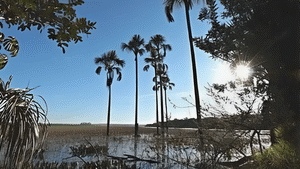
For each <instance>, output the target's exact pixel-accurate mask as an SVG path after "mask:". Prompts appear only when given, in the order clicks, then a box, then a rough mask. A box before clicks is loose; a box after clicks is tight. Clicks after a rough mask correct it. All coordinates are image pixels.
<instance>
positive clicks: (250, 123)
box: [146, 115, 269, 130]
mask: <svg viewBox="0 0 300 169" xmlns="http://www.w3.org/2000/svg"><path fill="white" fill-rule="evenodd" d="M201 123H202V127H203V128H206V129H228V128H231V129H232V128H234V129H240V130H247V129H259V130H268V129H269V126H267V125H266V124H264V123H263V120H262V117H261V116H260V115H251V116H248V117H247V118H246V119H243V118H241V117H240V116H237V115H236V116H230V117H222V118H217V117H205V118H203V119H201ZM167 125H168V127H174V128H197V123H196V119H195V118H190V119H189V118H184V119H174V120H170V121H168V124H167ZM159 126H160V123H159ZM146 127H157V123H153V124H147V125H146Z"/></svg>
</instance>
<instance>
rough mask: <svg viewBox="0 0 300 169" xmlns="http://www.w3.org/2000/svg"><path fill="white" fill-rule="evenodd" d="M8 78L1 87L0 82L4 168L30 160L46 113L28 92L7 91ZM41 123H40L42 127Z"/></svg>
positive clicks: (0, 131)
mask: <svg viewBox="0 0 300 169" xmlns="http://www.w3.org/2000/svg"><path fill="white" fill-rule="evenodd" d="M11 78H12V76H11V77H10V79H9V81H8V82H7V83H6V84H5V87H4V86H3V84H4V82H3V81H2V80H1V79H0V81H1V84H2V85H1V86H2V87H1V91H0V135H1V138H0V140H1V141H0V150H2V149H4V147H6V153H5V159H4V161H5V165H6V166H7V167H12V166H18V165H21V163H22V162H24V161H28V160H31V159H32V156H33V153H34V151H35V150H36V148H37V146H38V143H39V138H40V134H42V135H45V134H46V133H45V131H46V130H45V127H46V125H45V124H46V121H47V118H46V116H47V111H48V110H47V109H46V110H45V109H44V108H43V107H42V106H41V105H40V104H39V103H38V102H37V101H35V100H34V96H33V95H32V94H29V93H28V92H29V91H30V90H31V89H8V88H9V85H10V81H11ZM42 99H43V98H42ZM43 101H44V102H45V100H44V99H43ZM45 104H46V102H45ZM46 108H47V104H46ZM41 120H44V125H43V124H42V123H41V122H40V121H41ZM40 129H43V130H42V131H41V130H40ZM6 143H7V144H6Z"/></svg>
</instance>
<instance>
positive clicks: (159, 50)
mask: <svg viewBox="0 0 300 169" xmlns="http://www.w3.org/2000/svg"><path fill="white" fill-rule="evenodd" d="M165 41H166V40H165V38H164V37H163V36H162V35H159V34H157V35H155V36H151V40H150V41H149V42H148V44H146V45H145V48H146V50H147V51H148V52H150V57H148V58H145V62H146V63H148V65H146V66H145V67H144V69H143V70H144V71H148V69H149V67H150V65H151V66H152V67H153V68H154V73H155V75H154V78H157V76H158V74H157V65H158V63H162V62H163V59H164V57H165V56H166V51H167V50H168V51H170V50H172V48H171V46H170V45H169V44H164V42H165ZM155 87H156V88H157V80H156V81H155ZM155 94H156V123H157V124H158V94H157V90H156V92H155ZM161 115H162V121H163V111H162V112H161ZM157 134H159V133H158V126H157Z"/></svg>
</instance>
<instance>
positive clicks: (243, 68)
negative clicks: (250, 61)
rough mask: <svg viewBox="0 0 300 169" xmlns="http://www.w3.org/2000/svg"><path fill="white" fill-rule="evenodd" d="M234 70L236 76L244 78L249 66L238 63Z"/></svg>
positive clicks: (246, 76)
mask: <svg viewBox="0 0 300 169" xmlns="http://www.w3.org/2000/svg"><path fill="white" fill-rule="evenodd" d="M235 71H236V75H237V77H238V78H240V79H242V80H246V79H247V78H248V76H249V74H250V68H249V67H247V66H246V65H238V66H237V67H236V70H235Z"/></svg>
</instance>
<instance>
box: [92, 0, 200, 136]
mask: <svg viewBox="0 0 300 169" xmlns="http://www.w3.org/2000/svg"><path fill="white" fill-rule="evenodd" d="M199 2H200V0H164V2H163V3H164V5H165V13H166V16H167V19H168V21H169V22H174V18H173V16H172V12H173V8H174V7H176V6H178V7H181V6H182V5H184V7H185V15H186V22H187V28H188V37H189V44H190V52H191V61H192V72H193V84H194V94H195V104H196V114H197V125H198V126H199V128H198V129H199V133H200V134H201V133H202V132H201V112H200V109H201V107H200V96H199V89H198V80H197V69H196V59H195V52H194V46H193V36H192V30H191V22H190V16H189V10H190V9H192V7H193V3H199ZM202 2H203V3H205V2H206V0H202ZM164 42H165V39H164V37H163V36H161V35H155V36H152V37H151V40H150V41H149V42H148V44H146V45H144V39H142V38H141V37H140V35H134V36H133V38H132V40H130V41H129V42H128V44H126V43H122V46H121V47H122V50H127V51H132V52H133V53H134V55H135V63H136V101H135V103H136V105H135V135H137V133H138V122H137V117H138V60H137V56H138V55H140V56H141V55H143V53H144V52H145V49H146V50H147V52H150V56H149V57H148V58H145V62H146V63H147V65H146V66H145V67H144V71H147V70H148V69H149V67H150V66H152V67H153V68H154V72H155V75H154V78H153V81H154V82H155V86H154V87H153V90H155V91H156V122H157V124H158V90H159V89H161V90H160V96H161V98H160V100H161V128H162V133H164V118H163V117H164V112H163V92H162V89H164V90H165V100H166V89H167V88H170V89H172V86H174V83H171V82H170V79H169V77H168V75H167V69H168V67H167V65H166V64H164V63H163V59H164V57H165V56H166V51H167V50H169V51H170V50H171V46H170V45H169V44H164ZM143 47H144V48H145V49H144V48H143ZM111 54H114V55H115V56H110V55H111ZM104 56H105V57H107V60H106V59H102V58H103V57H104ZM102 58H99V57H98V58H95V63H96V64H98V63H99V64H103V65H105V67H106V68H105V69H106V70H111V71H108V72H107V81H108V82H107V86H108V87H109V103H108V120H107V122H108V125H107V126H108V127H107V135H109V117H110V96H111V86H110V85H111V83H112V78H113V70H114V69H115V70H116V71H117V73H118V74H119V78H118V80H121V72H120V68H119V67H116V68H113V67H114V66H121V67H123V66H124V64H125V62H124V61H123V60H120V59H119V58H118V57H117V56H116V54H115V51H110V52H108V53H107V54H103V55H102ZM113 59H116V60H113ZM106 62H107V63H106ZM118 63H119V64H118ZM100 70H101V66H100V67H98V68H97V70H96V73H97V74H100ZM158 79H159V81H158ZM165 104H166V111H167V103H165ZM166 119H168V118H167V113H166ZM157 134H159V130H158V127H157Z"/></svg>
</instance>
